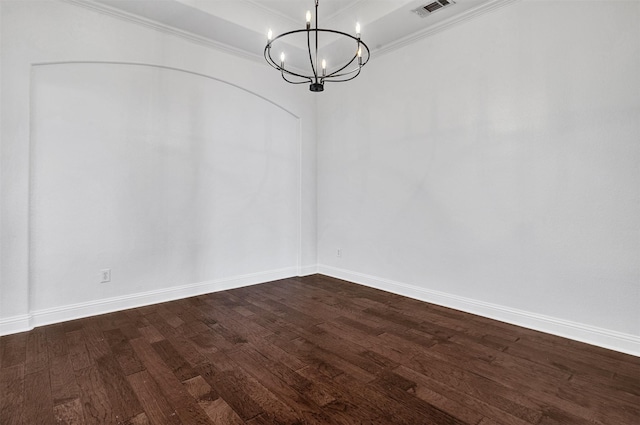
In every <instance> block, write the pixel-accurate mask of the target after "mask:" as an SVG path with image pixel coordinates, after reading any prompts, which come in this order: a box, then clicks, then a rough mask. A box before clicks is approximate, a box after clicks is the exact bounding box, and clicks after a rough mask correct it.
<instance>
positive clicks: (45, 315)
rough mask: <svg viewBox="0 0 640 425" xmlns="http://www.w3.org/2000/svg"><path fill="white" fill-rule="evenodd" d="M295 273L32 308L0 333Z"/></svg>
mask: <svg viewBox="0 0 640 425" xmlns="http://www.w3.org/2000/svg"><path fill="white" fill-rule="evenodd" d="M314 267H315V266H314ZM297 274H298V269H297V268H296V267H288V268H283V269H278V270H270V271H265V272H259V273H251V274H246V275H240V276H233V277H229V278H224V279H216V280H211V281H205V282H198V283H192V284H188V285H180V286H172V287H170V288H165V289H159V290H155V291H148V292H141V293H137V294H130V295H123V296H120V297H112V298H105V299H101V300H96V301H89V302H84V303H78V304H70V305H65V306H61V307H54V308H47V309H43V310H36V311H32V312H31V314H26V315H20V316H13V317H8V318H5V319H0V335H9V334H14V333H18V332H25V331H29V330H31V329H33V328H35V327H36V326H44V325H50V324H52V323H60V322H65V321H68V320H75V319H81V318H83V317H89V316H96V315H99V314H105V313H112V312H114V311H119V310H126V309H130V308H136V307H142V306H145V305H150V304H157V303H162V302H167V301H173V300H177V299H181V298H188V297H193V296H196V295H202V294H207V293H211V292H218V291H225V290H228V289H234V288H240V287H243V286H250V285H256V284H259V283H265V282H270V281H272V280H278V279H285V278H288V277H293V276H297Z"/></svg>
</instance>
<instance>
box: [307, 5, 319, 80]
mask: <svg viewBox="0 0 640 425" xmlns="http://www.w3.org/2000/svg"><path fill="white" fill-rule="evenodd" d="M316 13H317V10H316ZM316 25H317V23H316ZM316 29H317V28H316ZM317 37H318V32H317V31H316V40H317ZM317 48H318V47H317V46H316V55H317V54H318V50H317ZM307 50H308V51H309V62H311V71H313V76H314V77H315V78H318V73H317V72H316V67H315V66H314V65H313V58H312V56H311V30H309V29H308V30H307ZM317 61H318V58H317V57H316V62H317Z"/></svg>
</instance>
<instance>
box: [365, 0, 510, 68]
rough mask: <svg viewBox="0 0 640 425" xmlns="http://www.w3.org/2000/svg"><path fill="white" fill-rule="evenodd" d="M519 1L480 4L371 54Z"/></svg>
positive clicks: (384, 52) (415, 39) (389, 49)
mask: <svg viewBox="0 0 640 425" xmlns="http://www.w3.org/2000/svg"><path fill="white" fill-rule="evenodd" d="M518 1H520V0H492V1H490V2H487V3H484V4H481V5H480V6H478V7H474V8H472V9H469V10H466V11H464V12H462V13H460V14H459V15H455V16H452V17H451V18H449V19H446V20H444V21H442V22H439V23H437V24H435V25H433V26H430V27H428V28H425V29H424V30H421V31H418V32H416V33H413V34H410V35H408V36H406V37H403V38H401V39H399V40H396V41H394V42H392V43H389V44H387V45H386V46H383V47H381V48H379V49H374V50H372V52H371V53H372V54H373V53H375V54H376V55H378V56H382V55H385V54H387V53H390V52H393V51H395V50H398V49H400V48H402V47H404V46H407V45H409V44H413V43H415V42H417V41H419V40H422V39H423V38H427V37H429V36H432V35H434V34H437V33H439V32H441V31H444V30H447V29H449V28H452V27H455V26H457V25H460V24H462V23H463V22H466V21H469V20H471V19H474V18H476V17H478V16H481V15H484V14H485V13H489V12H493V11H494V10H497V9H500V8H502V7H505V6H507V5H510V4H512V3H515V2H518Z"/></svg>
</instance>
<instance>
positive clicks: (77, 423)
mask: <svg viewBox="0 0 640 425" xmlns="http://www.w3.org/2000/svg"><path fill="white" fill-rule="evenodd" d="M53 416H54V418H55V421H56V422H55V423H56V424H61V425H62V424H64V425H84V423H85V421H84V414H83V412H82V404H81V403H80V399H77V398H74V399H70V400H66V401H64V402H62V403H60V404H56V405H55V406H53Z"/></svg>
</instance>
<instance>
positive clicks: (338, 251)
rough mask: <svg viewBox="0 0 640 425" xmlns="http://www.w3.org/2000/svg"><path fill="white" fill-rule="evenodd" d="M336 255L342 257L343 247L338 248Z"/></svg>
mask: <svg viewBox="0 0 640 425" xmlns="http://www.w3.org/2000/svg"><path fill="white" fill-rule="evenodd" d="M336 256H337V257H342V248H338V250H337V251H336Z"/></svg>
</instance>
